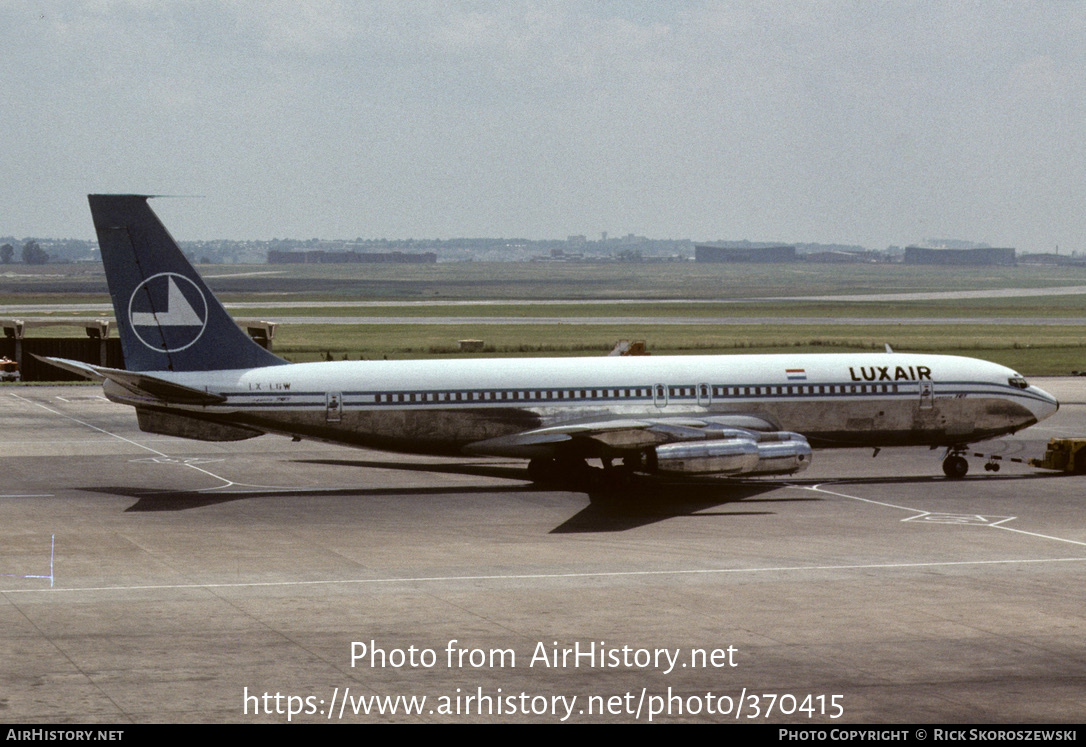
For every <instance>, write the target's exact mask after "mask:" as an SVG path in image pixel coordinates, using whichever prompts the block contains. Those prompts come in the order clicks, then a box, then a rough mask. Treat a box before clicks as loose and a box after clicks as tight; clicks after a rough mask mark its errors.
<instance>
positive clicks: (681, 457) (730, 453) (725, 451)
mask: <svg viewBox="0 0 1086 747" xmlns="http://www.w3.org/2000/svg"><path fill="white" fill-rule="evenodd" d="M810 462H811V445H810V444H808V443H807V439H805V438H804V437H803V436H801V435H800V434H798V433H790V432H788V431H777V432H774V433H755V432H753V431H749V432H741V431H740V432H730V433H728V437H727V438H714V439H709V440H706V441H693V442H690V441H687V442H682V443H674V444H664V445H662V446H657V447H656V448H654V449H652V450H650V451H649V453H648V454H647V455H646V458H645V469H646V470H647V471H649V472H658V473H662V474H675V475H791V474H794V473H796V472H800V471H802V470H805V469H807V466H808V465H809V464H810Z"/></svg>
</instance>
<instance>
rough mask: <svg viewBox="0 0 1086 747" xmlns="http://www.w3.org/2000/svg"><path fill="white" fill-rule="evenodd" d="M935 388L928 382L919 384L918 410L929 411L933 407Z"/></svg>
mask: <svg viewBox="0 0 1086 747" xmlns="http://www.w3.org/2000/svg"><path fill="white" fill-rule="evenodd" d="M934 399H935V387H934V386H932V382H930V381H921V382H920V409H921V410H930V409H931V408H932V407H933V406H934V404H935V403H934Z"/></svg>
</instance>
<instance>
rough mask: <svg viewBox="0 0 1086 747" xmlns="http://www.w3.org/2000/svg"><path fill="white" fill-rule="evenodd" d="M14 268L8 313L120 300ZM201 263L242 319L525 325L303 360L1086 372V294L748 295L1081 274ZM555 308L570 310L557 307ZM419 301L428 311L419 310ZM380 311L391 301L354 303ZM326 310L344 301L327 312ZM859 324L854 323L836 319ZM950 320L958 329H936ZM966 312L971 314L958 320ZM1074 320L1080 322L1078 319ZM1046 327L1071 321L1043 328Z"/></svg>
mask: <svg viewBox="0 0 1086 747" xmlns="http://www.w3.org/2000/svg"><path fill="white" fill-rule="evenodd" d="M10 267H12V268H17V270H12V271H11V272H5V273H3V274H0V317H8V316H32V317H49V316H63V317H77V316H92V317H99V316H102V315H103V314H102V313H101V312H97V311H92V312H80V311H72V310H70V308H66V307H70V306H71V305H72V304H77V303H79V304H101V305H103V306H105V305H108V303H109V297H108V294H107V292H106V289H105V282H104V276H103V274H102V273H101V268H100V267H95V266H88V265H78V266H66V265H47V266H44V268H34V271H33V272H23V271H22V266H21V265H12V266H10ZM200 269H201V272H202V273H203V274H204V275H205V277H206V278H207V279H208V282H209V284H210V285H211V286H212V288H213V289H214V290H215V292H216V293H217V294H219V295H220V297H221V298H223V300H224V301H227V302H228V303H244V304H246V305H247V306H246V308H243V309H236V310H234V311H233V313H234V315H235V316H236V317H239V318H263V317H288V318H289V317H314V316H316V317H337V316H338V317H343V316H351V317H402V318H411V317H459V318H471V317H507V318H509V319H511V320H513V321H511V322H510V323H508V324H498V325H494V324H486V325H483V324H471V323H465V324H397V325H389V324H365V323H363V324H326V325H319V324H283V325H281V326H280V327H279V329H278V332H277V335H276V340H275V349H276V351H277V352H279V353H280V354H282V355H285V356H287V357H288V358H290V359H292V360H317V359H323V358H325V357H327V356H331V357H333V358H336V359H342V358H343V357H344V356H347V357H349V358H351V359H358V358H361V357H365V358H370V359H372V358H381V357H390V358H406V357H431V356H447V355H464V354H463V353H460V352H459V348H458V346H457V340H460V339H465V338H475V339H483V340H484V341H485V342H486V344H487V348H486V351H485V352H484V353H481V354H480V355H601V354H604V353H606V352H607V351H609V350H610V349H611V348H612V347H613V345H614V343H615V342H616V341H617V340H619V339H644V340H646V342H647V344H648V348H649V350H650V351H652V352H654V353H656V354H684V353H694V354H699V353H705V354H708V353H723V354H728V353H763V352H765V353H768V352H794V353H800V352H826V351H842V352H843V351H848V350H882V349H883V348H884V345H885V344H886V343H889V344H890V345H892V346H893V348H894V350H897V351H901V352H911V351H930V352H939V353H947V354H959V355H968V356H973V357H979V358H986V359H988V360H993V361H996V362H999V363H1003V364H1005V365H1008V366H1011V367H1012V368H1015V369H1017V370H1019V371H1021V372H1022V373H1025V374H1059V373H1067V372H1069V371H1071V370H1079V369H1086V347H1084V346H1083V343H1084V342H1086V295H1073V294H1067V295H1052V296H1013V297H1006V298H983V299H963V300H953V301H950V300H934V301H901V300H894V299H887V300H886V301H863V302H856V301H841V300H833V301H810V300H804V301H774V302H769V301H766V300H757V301H754V300H746V301H744V300H743V299H766V298H773V297H809V296H833V295H843V294H891V293H905V292H946V291H960V290H993V289H1004V288H1060V287H1067V286H1077V285H1086V270H1082V269H1077V268H1072V269H1067V268H1049V267H1018V268H935V267H907V266H903V265H845V266H826V265H738V264H737V265H698V264H694V263H637V264H617V263H616V264H550V263H488V264H483V263H458V264H437V265H372V266H364V265H299V266H292V267H284V266H269V265H254V266H223V265H215V266H204V267H201V268H200ZM551 300H563V301H572V302H573V303H563V304H552V303H546V301H551ZM420 301H425V302H426V303H425V305H419V303H418V302H420ZM630 301H636V302H634V303H631V302H630ZM368 302H380V303H381V304H382V305H368V306H358V305H350V304H363V303H368ZM329 303H331V304H332V305H331V306H328V305H325V304H329ZM39 304H45V305H50V306H52V307H53V311H51V312H38V311H34V312H33V313H31V314H20V313H19V312H18V308H19V307H20V306H28V305H39ZM285 304H290V306H286V305H285ZM294 304H298V306H294ZM306 304H314V305H313V306H308V305H306ZM316 304H321V305H320V306H317V305H316ZM335 304H342V305H335ZM4 308H7V309H9V311H5V310H4ZM526 317H534V318H544V319H552V320H553V323H544V324H523V323H517V322H516V321H515V320H516V319H521V318H526ZM584 317H591V318H595V320H597V321H605V320H606V319H607V318H610V317H639V318H650V319H651V318H667V319H669V320H672V321H679V322H681V320H682V319H693V318H699V319H706V318H708V319H721V320H722V321H727V320H729V319H738V320H742V319H745V318H750V317H759V318H766V319H768V321H767V322H766V323H763V324H736V323H722V324H721V325H719V326H714V325H706V324H681V323H680V324H670V325H667V326H661V325H653V324H651V323H649V324H619V323H615V324H593V325H585V324H578V323H576V322H577V321H578V319H579V318H584ZM775 318H778V319H782V318H790V319H801V320H802V319H809V320H810V321H811V323H810V324H787V325H786V324H775V323H773V321H772V320H773V319H775ZM849 319H855V320H857V321H856V323H854V324H848V323H845V324H839V323H834V324H830V323H827V322H826V321H824V320H840V321H845V322H847V320H849ZM897 319H924V320H927V319H931V320H932V321H933V323H931V324H908V325H902V324H895V323H894V321H895V320H897ZM942 319H945V320H947V321H946V322H940V321H939V320H942ZM961 319H972V320H974V321H972V322H969V323H962V322H960V321H957V320H961ZM1078 319H1082V323H1081V324H1078V323H1075V322H1074V320H1078ZM861 320H863V321H861ZM989 320H991V321H989ZM1046 320H1048V321H1050V322H1051V321H1052V320H1071V321H1072V323H1069V324H1051V323H1049V324H1043V323H1042V322H1044V321H1046ZM34 334H43V335H44V334H49V335H56V334H67V335H81V334H83V333H82V330H81V329H79V328H76V327H72V328H63V327H51V328H47V332H46V331H43V332H41V333H36V332H35V333H34Z"/></svg>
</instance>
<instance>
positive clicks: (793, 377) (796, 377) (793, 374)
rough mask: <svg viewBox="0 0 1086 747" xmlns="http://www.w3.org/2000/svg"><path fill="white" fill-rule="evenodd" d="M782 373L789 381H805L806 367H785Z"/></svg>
mask: <svg viewBox="0 0 1086 747" xmlns="http://www.w3.org/2000/svg"><path fill="white" fill-rule="evenodd" d="M784 375H785V376H787V377H788V380H789V381H806V380H807V369H805V368H786V369H784Z"/></svg>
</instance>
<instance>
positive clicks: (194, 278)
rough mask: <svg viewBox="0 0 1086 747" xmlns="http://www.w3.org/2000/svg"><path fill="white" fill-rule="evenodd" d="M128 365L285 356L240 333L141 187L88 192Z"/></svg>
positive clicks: (221, 364) (200, 364) (258, 361)
mask: <svg viewBox="0 0 1086 747" xmlns="http://www.w3.org/2000/svg"><path fill="white" fill-rule="evenodd" d="M88 199H89V200H90V209H91V216H92V217H93V218H94V229H95V231H96V232H97V233H98V246H99V247H100V249H101V251H102V263H103V264H104V265H105V270H106V281H107V283H108V284H109V295H110V296H111V297H112V299H113V310H114V313H115V314H116V316H117V327H118V329H119V330H120V336H121V348H122V350H123V351H124V361H125V368H126V369H127V370H129V371H216V370H225V369H242V368H260V367H263V366H278V365H282V364H285V363H286V362H287V361H284V360H283V359H282V358H279V357H278V356H275V355H273V354H272V353H270V352H268V351H267V350H265V349H264V348H262V347H261V346H260V345H258V344H257V343H256V342H254V341H253V340H252V338H250V337H249V335H248V334H246V333H245V331H244V330H243V329H241V327H239V326H238V325H237V324H236V323H235V322H234V320H233V319H232V318H231V317H230V315H229V314H227V313H226V309H224V308H223V306H222V304H221V303H219V300H218V299H217V298H215V296H214V295H213V294H212V293H211V290H210V289H209V288H208V287H207V285H206V284H205V283H204V281H203V279H202V278H201V277H200V276H199V275H198V274H197V272H196V270H195V269H194V268H193V266H192V265H191V264H190V263H189V261H188V260H187V259H186V258H185V255H184V254H182V253H181V249H180V248H179V247H178V246H177V242H176V241H174V240H173V237H172V236H170V234H169V232H168V231H167V230H166V227H165V226H163V225H162V222H161V221H160V220H159V219H158V216H157V215H155V213H154V211H152V210H151V208H150V206H149V205H148V204H147V200H148V199H149V196H148V195H88Z"/></svg>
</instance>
